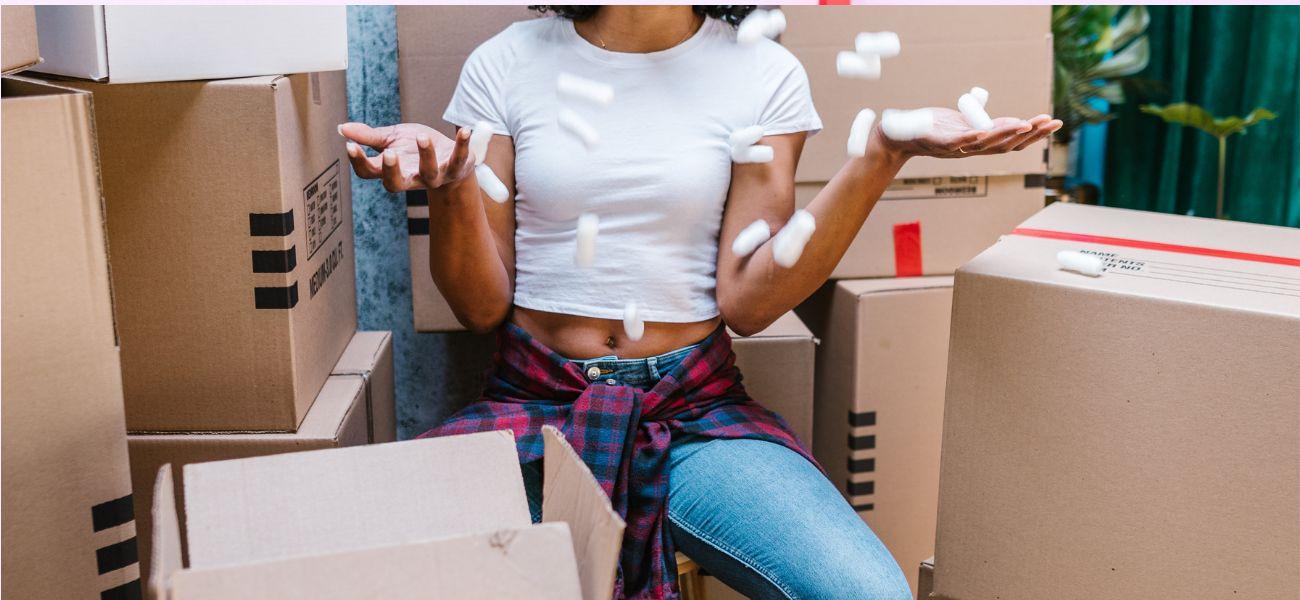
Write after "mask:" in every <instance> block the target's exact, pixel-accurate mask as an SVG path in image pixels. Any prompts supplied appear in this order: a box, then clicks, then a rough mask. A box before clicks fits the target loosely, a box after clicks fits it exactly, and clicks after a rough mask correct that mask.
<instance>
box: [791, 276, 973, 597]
mask: <svg viewBox="0 0 1300 600" xmlns="http://www.w3.org/2000/svg"><path fill="white" fill-rule="evenodd" d="M951 309H952V277H947V276H940V277H906V278H891V279H858V280H847V281H838V282H835V283H834V285H833V286H831V285H827V286H825V287H824V288H823V289H822V290H819V292H818V293H817V294H816V295H815V296H814V298H813V299H812V300H810V301H809V302H808V303H805V304H804V305H803V306H801V307H800V312H801V313H802V314H803V315H806V318H805V321H806V322H808V323H810V324H812V326H813V328H814V331H815V332H816V333H817V337H818V338H819V339H820V340H821V346H820V347H819V348H818V352H817V396H816V403H815V405H814V408H813V415H814V416H815V423H816V425H815V426H814V429H813V454H814V455H816V457H817V460H818V462H820V463H821V464H822V467H823V468H825V469H826V473H827V475H828V476H829V477H830V479H831V481H833V482H835V485H836V486H837V487H839V489H840V491H841V492H842V493H844V495H845V497H846V498H848V499H849V502H850V503H851V504H852V505H853V508H854V509H855V510H857V511H858V514H860V515H862V518H863V519H864V520H865V521H866V522H867V524H869V525H871V529H872V530H873V531H875V532H876V535H877V536H879V537H880V540H881V541H882V542H884V544H885V547H887V548H889V551H890V552H891V553H892V554H893V555H894V559H895V560H897V561H898V564H900V565H915V564H917V563H918V562H920V561H921V560H922V559H924V558H926V557H928V556H930V555H932V554H934V528H935V512H936V510H937V508H936V507H937V504H938V500H939V443H940V440H941V438H942V427H943V398H944V380H945V375H946V371H947V365H948V323H949V321H948V318H949V313H950V312H951ZM810 313H813V314H810ZM904 572H905V573H907V575H908V583H909V584H910V585H911V586H912V589H916V586H917V581H916V573H915V572H913V571H912V570H911V569H904Z"/></svg>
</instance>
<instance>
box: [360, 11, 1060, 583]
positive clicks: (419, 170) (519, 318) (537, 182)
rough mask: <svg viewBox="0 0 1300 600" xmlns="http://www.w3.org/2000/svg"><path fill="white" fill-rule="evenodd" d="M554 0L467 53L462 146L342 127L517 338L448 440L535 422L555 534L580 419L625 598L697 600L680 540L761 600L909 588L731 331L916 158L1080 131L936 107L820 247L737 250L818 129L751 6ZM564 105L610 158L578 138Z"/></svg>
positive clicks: (482, 315)
mask: <svg viewBox="0 0 1300 600" xmlns="http://www.w3.org/2000/svg"><path fill="white" fill-rule="evenodd" d="M537 8H538V9H539V10H541V11H542V12H550V13H554V16H549V17H545V18H539V19H535V20H531V21H527V22H521V23H516V24H514V25H512V26H511V27H509V28H507V29H506V30H505V31H503V32H502V33H500V34H498V35H497V36H496V37H494V38H492V39H491V40H488V41H487V42H485V43H484V44H482V45H481V46H480V47H479V48H478V49H477V50H475V51H474V53H473V54H472V55H471V56H470V57H469V59H468V61H467V62H466V64H465V67H464V70H463V72H462V74H461V78H460V82H459V85H458V87H457V89H456V92H455V94H454V97H453V98H452V100H451V102H450V105H449V106H448V108H447V111H446V113H445V115H444V118H445V119H446V120H448V121H449V122H451V123H453V124H455V125H457V126H459V127H460V129H459V131H458V132H457V134H456V136H455V137H454V139H448V138H446V137H445V136H442V135H440V134H439V133H437V132H436V131H434V130H433V129H431V128H429V127H426V126H424V125H419V124H411V123H403V124H399V125H394V126H390V127H380V128H371V127H369V126H366V125H363V124H359V123H348V124H345V125H344V126H342V127H341V128H340V131H341V132H342V133H343V134H344V135H345V136H346V137H347V138H348V139H349V140H351V142H349V144H348V153H349V156H350V157H351V161H352V166H353V168H354V169H355V171H356V172H357V174H358V175H360V176H361V177H365V178H373V179H381V180H382V181H383V184H384V186H385V188H387V189H388V190H389V191H393V192H396V191H401V190H409V189H418V188H423V189H426V190H427V191H428V197H429V217H430V218H429V222H430V231H429V242H430V271H431V275H432V277H433V279H434V281H435V282H436V283H437V285H438V289H439V290H440V291H441V292H442V294H443V295H444V296H445V297H446V299H447V302H448V303H449V304H450V306H451V308H452V310H453V311H454V312H455V314H456V315H457V317H458V318H459V319H460V321H461V322H462V323H463V324H464V325H465V326H467V327H468V328H470V329H472V330H474V331H489V330H493V329H496V330H498V331H499V336H500V344H501V345H500V349H499V351H498V355H497V359H496V366H495V372H494V374H493V376H492V377H491V381H490V382H489V384H488V386H487V390H486V391H485V393H484V398H483V399H482V400H481V401H479V402H477V403H475V404H473V405H471V406H470V407H468V408H467V409H465V410H464V411H462V412H461V413H458V414H457V415H455V416H453V417H452V418H451V419H450V420H449V421H448V422H447V423H444V424H443V425H442V426H440V427H439V428H437V429H435V430H434V431H432V432H430V433H428V434H426V435H445V434H451V433H463V432H469V431H480V430H487V429H504V428H509V429H513V430H514V432H515V434H516V438H517V440H518V442H519V447H520V452H521V456H522V457H523V460H524V462H525V465H524V474H525V483H526V487H527V488H528V491H529V497H530V503H532V504H533V505H534V506H533V512H534V518H538V515H537V513H538V510H539V509H538V508H537V497H538V496H539V492H538V488H539V480H540V471H539V470H538V461H539V459H540V457H541V443H540V439H539V437H540V436H539V431H540V427H541V426H542V425H543V424H554V425H556V426H558V427H560V428H561V429H562V430H563V431H564V432H565V434H566V435H567V436H568V437H569V439H570V442H571V443H572V444H573V445H574V447H575V449H576V450H577V451H578V452H579V454H580V455H581V456H582V457H583V459H584V460H585V461H586V462H587V463H588V465H589V466H590V467H591V468H592V471H593V473H594V474H595V475H596V477H597V479H598V481H600V483H601V484H602V485H603V486H604V487H605V491H606V492H607V493H609V494H610V495H611V498H612V499H613V500H614V504H615V508H616V509H617V510H618V511H619V512H620V513H621V514H622V515H623V516H624V517H625V518H626V520H627V521H628V528H627V534H626V536H625V540H624V545H623V551H622V555H621V557H620V580H619V584H618V586H619V589H618V590H616V595H619V596H628V597H653V598H660V597H675V596H676V595H677V586H676V572H675V563H674V562H673V560H672V557H673V552H674V551H675V550H680V551H682V552H684V553H686V554H687V555H688V556H691V557H692V558H693V559H695V560H696V561H697V562H698V563H699V564H700V565H702V566H703V567H704V568H705V569H707V570H708V571H709V572H711V573H713V574H715V575H716V576H717V577H719V578H720V579H721V580H722V581H724V582H725V583H727V584H728V585H730V586H731V587H733V588H735V589H737V590H738V591H740V592H742V593H744V594H746V595H748V596H750V597H754V598H796V597H798V598H887V599H895V598H897V599H903V598H908V597H910V592H909V591H908V587H907V583H906V580H905V578H904V577H903V575H902V572H901V571H900V569H899V567H898V565H897V564H896V563H895V562H894V561H893V559H892V558H891V557H890V555H889V553H888V551H887V550H886V549H885V548H884V547H883V545H882V544H881V543H880V542H879V540H877V538H876V537H875V535H874V534H873V533H872V532H871V530H870V528H868V527H867V525H866V524H865V523H863V521H862V520H861V519H860V518H859V517H858V516H857V514H856V513H855V512H854V511H853V509H852V508H851V507H850V506H849V504H848V503H847V502H846V501H845V500H844V499H843V497H841V496H840V494H839V492H838V491H837V490H836V489H835V487H834V485H832V484H831V482H830V481H828V480H827V479H826V478H825V476H824V475H823V474H822V472H821V471H820V469H819V467H818V466H817V465H816V463H815V462H814V461H813V460H812V458H811V457H810V456H809V455H808V453H807V451H806V450H805V449H804V447H803V446H802V445H801V444H800V442H798V441H797V440H795V438H794V436H793V435H792V434H791V433H789V430H788V428H787V427H786V426H785V424H784V422H782V421H781V420H780V418H779V417H777V416H776V415H774V414H772V413H770V412H768V411H766V410H765V409H762V408H761V407H760V406H759V405H758V404H756V403H755V402H753V401H752V400H751V399H749V398H748V396H746V395H745V392H744V388H743V387H742V386H741V385H740V375H739V373H738V372H737V371H736V369H735V367H734V365H733V364H732V360H733V356H732V354H731V350H730V342H729V339H728V337H727V335H726V334H725V331H724V330H723V328H722V324H723V323H725V324H726V325H728V326H730V327H731V328H732V329H733V330H735V331H736V332H737V333H739V334H741V335H748V334H752V333H755V332H758V331H760V330H762V329H763V328H765V327H766V326H767V325H768V324H770V323H772V322H773V321H774V320H775V319H776V318H777V317H779V316H780V315H782V314H784V313H785V312H787V311H789V310H790V309H791V308H793V307H794V306H795V305H796V304H798V303H799V302H800V301H802V300H803V299H804V298H806V297H807V296H808V295H809V294H811V293H812V292H813V291H814V290H815V289H816V288H817V287H818V286H819V285H820V284H821V283H823V282H824V281H825V280H826V278H827V277H828V276H829V275H830V273H831V270H832V269H833V268H834V266H835V264H836V263H837V262H838V261H839V259H840V257H841V255H842V254H843V253H844V251H845V249H846V248H847V247H848V245H849V243H850V241H851V240H852V239H853V237H854V236H855V235H856V234H857V232H858V229H859V228H860V227H861V226H862V223H863V221H864V220H865V219H866V218H867V215H868V214H869V213H870V212H871V208H872V206H873V205H874V204H875V203H876V201H877V200H878V199H879V197H880V195H881V193H882V192H883V191H884V190H885V187H886V186H887V185H888V184H889V183H890V181H891V180H892V179H893V178H894V176H895V174H897V173H898V170H899V169H900V168H901V167H902V166H903V164H904V163H905V162H906V161H907V160H908V158H910V157H912V156H921V155H925V156H938V157H945V158H955V157H960V156H967V155H975V154H994V153H1001V152H1008V151H1012V150H1018V149H1021V148H1023V147H1025V146H1027V145H1029V144H1032V143H1034V142H1036V141H1038V140H1041V139H1043V138H1044V137H1046V136H1047V135H1049V134H1050V133H1051V132H1052V131H1055V130H1056V129H1057V128H1059V127H1060V125H1061V123H1060V121H1056V120H1052V119H1051V118H1050V117H1048V116H1046V115H1040V116H1038V117H1035V118H1033V119H1030V120H1028V121H1024V120H1021V119H1014V118H1003V119H997V120H996V121H995V124H996V126H995V128H994V129H993V130H992V131H984V132H979V131H974V130H971V129H970V128H969V126H967V125H966V123H965V121H964V120H963V119H962V117H961V115H960V114H959V113H957V112H956V111H953V110H950V109H943V108H935V109H932V110H933V111H934V114H935V127H934V129H933V132H932V133H931V134H930V135H928V136H926V137H923V138H920V139H916V140H912V141H907V142H900V141H894V140H890V139H888V138H886V137H885V136H884V135H882V134H881V132H880V130H879V129H878V128H877V129H876V130H875V131H873V133H872V134H871V137H870V143H869V147H868V150H867V153H866V156H864V157H861V158H853V159H850V160H848V161H846V162H845V164H844V166H843V167H842V168H841V169H840V171H839V173H838V174H837V175H836V176H835V177H834V178H833V179H832V180H831V181H830V183H829V184H827V185H826V186H825V188H824V189H823V190H822V191H821V192H820V193H819V194H818V195H817V197H816V198H815V199H814V200H813V201H812V203H811V204H810V205H809V206H808V207H807V210H808V211H809V212H810V213H812V215H813V216H814V217H815V218H816V224H817V227H816V232H815V234H814V235H813V237H812V238H811V241H809V242H808V244H807V246H806V247H805V249H804V251H803V254H802V257H801V258H800V259H799V261H798V262H797V263H796V264H795V265H794V266H793V267H791V268H782V267H780V266H778V265H777V264H775V262H774V261H773V254H772V245H773V244H772V242H770V241H769V242H767V243H765V244H763V245H762V246H760V247H759V248H758V249H757V250H756V251H754V252H753V253H752V254H750V255H749V256H744V257H742V256H737V255H736V254H735V253H734V252H732V250H731V246H732V242H733V240H734V239H735V238H736V236H737V234H738V233H739V232H740V231H741V230H742V229H744V228H745V227H746V226H748V225H750V224H751V223H754V222H755V221H757V220H759V219H762V220H765V221H766V222H767V223H768V224H770V226H771V228H772V231H773V232H775V231H776V230H778V229H779V228H780V227H781V226H782V224H784V223H785V222H786V221H787V220H788V219H789V218H790V216H791V214H792V213H793V212H794V172H795V165H796V164H797V163H798V161H799V154H800V152H801V150H802V148H803V144H804V141H805V139H806V138H807V136H809V135H811V134H814V133H816V132H817V131H818V130H819V129H820V128H821V121H820V119H819V118H818V115H817V112H816V110H815V109H814V107H813V103H812V99H811V97H810V94H809V90H808V82H807V76H806V75H805V73H804V70H803V68H802V66H801V65H800V64H799V62H798V61H797V60H796V59H795V58H794V57H793V56H792V55H791V54H790V53H789V52H788V51H787V50H785V49H784V48H783V47H781V46H780V45H778V44H776V43H774V42H772V41H770V40H762V41H761V42H760V43H758V44H754V45H740V44H737V43H736V33H735V29H734V25H735V24H736V23H738V22H739V20H740V19H741V18H743V17H744V15H746V14H747V13H748V12H749V11H751V10H752V9H753V7H739V6H709V7H705V6H698V7H694V8H692V7H690V6H606V7H595V6H586V7H582V6H550V7H537ZM561 72H565V73H571V74H574V75H577V76H580V77H584V78H587V79H591V80H596V81H600V82H603V83H606V84H609V85H610V86H612V87H613V89H614V90H615V94H616V100H615V102H614V103H613V104H612V105H609V106H606V107H600V106H595V105H584V104H582V103H580V102H575V101H572V100H567V99H563V98H559V97H557V93H556V91H555V90H556V78H557V76H558V75H559V74H560V73H561ZM562 108H570V109H572V110H574V111H575V112H578V113H579V114H580V115H581V116H582V117H583V118H585V119H586V120H587V121H589V122H590V123H591V124H592V126H593V127H594V128H595V129H596V130H597V131H598V132H599V134H600V136H601V142H600V143H599V145H597V146H595V147H594V148H592V149H590V150H588V149H587V148H585V147H584V146H583V145H582V143H581V142H580V141H579V140H578V139H577V138H575V137H572V136H569V135H567V134H566V133H565V132H564V131H563V130H561V129H560V127H559V126H558V125H557V123H556V115H557V113H558V112H559V111H560V110H561V109H562ZM877 108H883V107H877ZM482 122H486V123H487V124H489V125H490V127H491V129H492V131H493V133H494V134H495V135H494V136H493V137H492V140H491V143H490V145H489V147H488V150H487V152H486V155H487V156H486V160H485V164H486V165H488V166H489V167H490V168H491V169H492V171H494V172H495V174H496V175H497V176H498V177H499V178H500V179H501V181H502V182H504V184H505V185H506V187H507V188H508V190H509V198H508V199H507V201H506V202H504V203H497V202H493V201H491V200H489V199H488V198H487V196H486V195H485V194H483V193H482V192H480V190H479V186H478V182H477V180H476V177H475V174H474V158H475V157H473V156H472V155H471V152H470V150H469V148H468V139H469V135H468V134H469V131H468V128H470V127H473V126H475V124H477V123H482ZM753 125H760V126H762V128H763V130H764V137H763V138H762V140H761V141H760V142H759V143H761V144H764V145H767V146H771V147H772V148H774V155H775V158H774V159H773V160H772V161H770V162H767V163H750V164H733V163H732V161H731V158H730V149H729V146H728V135H729V134H730V133H731V132H733V131H735V130H738V129H742V128H745V127H749V126H753ZM353 142H355V143H353ZM358 144H364V145H366V146H370V147H372V148H374V149H376V150H379V151H381V155H380V156H377V157H368V156H367V155H366V154H365V153H364V151H363V150H362V149H361V148H360V147H359V146H358ZM581 213H591V214H595V215H596V216H598V217H599V236H598V238H597V240H598V242H597V256H596V261H595V265H594V266H593V267H591V268H585V269H584V268H579V267H576V266H575V265H574V258H573V257H574V245H575V230H576V225H575V223H576V220H577V217H578V215H579V214H581ZM629 302H635V303H637V305H638V307H639V310H640V314H641V316H642V317H643V318H644V319H645V328H644V335H642V336H640V337H637V338H633V337H631V336H629V335H628V334H627V332H626V331H625V328H624V323H623V321H622V318H623V313H624V307H625V305H626V304H628V303H629Z"/></svg>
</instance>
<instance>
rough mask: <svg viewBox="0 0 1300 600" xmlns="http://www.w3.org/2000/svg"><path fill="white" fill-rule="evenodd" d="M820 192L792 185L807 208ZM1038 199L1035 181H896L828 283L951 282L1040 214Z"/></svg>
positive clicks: (1039, 180) (1040, 188)
mask: <svg viewBox="0 0 1300 600" xmlns="http://www.w3.org/2000/svg"><path fill="white" fill-rule="evenodd" d="M822 185H823V184H820V183H799V184H796V185H795V203H796V204H797V205H798V206H800V207H803V206H807V205H808V204H809V203H811V202H812V200H813V198H815V197H816V196H817V194H818V193H819V192H821V189H822ZM1044 192H1045V189H1044V178H1043V177H1042V175H1041V174H1039V175H1005V176H998V177H990V176H982V175H981V176H972V177H929V178H926V177H922V178H912V179H896V180H894V182H893V183H892V184H890V186H889V188H888V189H887V190H886V191H885V193H884V195H883V196H881V198H880V201H879V202H877V203H876V206H875V208H873V209H872V210H871V216H869V217H867V221H866V223H864V224H863V225H862V229H861V230H859V231H858V236H857V237H856V238H854V239H853V243H852V244H850V245H849V248H848V250H846V251H845V252H844V257H843V258H841V259H840V263H839V264H838V265H836V267H835V271H834V272H832V273H831V278H832V279H855V278H861V277H911V276H916V275H950V274H952V272H953V271H955V270H957V267H959V266H961V265H962V264H964V263H965V262H966V261H968V260H970V259H972V258H974V257H975V255H976V254H979V253H980V252H981V251H983V250H984V249H985V248H987V247H989V245H991V244H992V243H993V242H996V241H997V239H998V236H1000V235H1002V234H1005V233H1007V232H1009V231H1011V230H1012V229H1013V228H1015V226H1016V225H1017V224H1018V223H1020V222H1021V221H1024V220H1025V219H1027V218H1029V216H1030V215H1033V214H1034V213H1036V212H1038V211H1039V210H1041V209H1042V208H1043V204H1044V202H1045V201H1046V198H1045V195H1044Z"/></svg>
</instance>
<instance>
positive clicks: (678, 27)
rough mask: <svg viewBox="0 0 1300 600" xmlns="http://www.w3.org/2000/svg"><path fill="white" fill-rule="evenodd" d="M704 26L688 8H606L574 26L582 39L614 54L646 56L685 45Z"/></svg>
mask: <svg viewBox="0 0 1300 600" xmlns="http://www.w3.org/2000/svg"><path fill="white" fill-rule="evenodd" d="M703 23H704V18H703V17H701V16H699V15H696V14H695V11H694V10H693V9H692V8H691V7H690V6H689V5H686V6H603V7H601V9H600V10H598V11H596V14H595V15H592V17H591V18H589V19H587V20H585V21H580V22H577V23H574V24H573V26H574V29H576V30H577V32H578V35H581V36H582V37H583V39H585V40H587V41H588V42H591V43H592V44H595V45H597V46H600V47H602V48H604V49H606V50H609V51H611V52H630V53H647V52H659V51H661V50H667V49H669V48H672V47H673V46H676V45H677V44H680V43H682V42H684V41H686V38H689V37H690V36H691V34H693V33H695V31H696V30H698V29H699V28H700V25H701V24H703Z"/></svg>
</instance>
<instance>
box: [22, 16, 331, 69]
mask: <svg viewBox="0 0 1300 600" xmlns="http://www.w3.org/2000/svg"><path fill="white" fill-rule="evenodd" d="M345 8H346V7H344V6H266V5H262V6H161V5H159V6H124V5H109V6H103V5H92V6H39V7H37V8H36V24H37V28H38V29H39V31H40V34H41V56H42V57H44V59H45V62H44V63H42V64H41V66H40V67H39V70H40V71H41V72H42V73H50V74H53V75H66V76H68V77H78V78H81V79H90V80H94V81H108V82H111V83H145V82H157V81H188V80H196V79H222V78H230V77H248V76H251V75H279V74H284V73H309V72H313V71H336V70H342V69H346V68H347V67H348V23H347V11H346V10H345Z"/></svg>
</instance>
